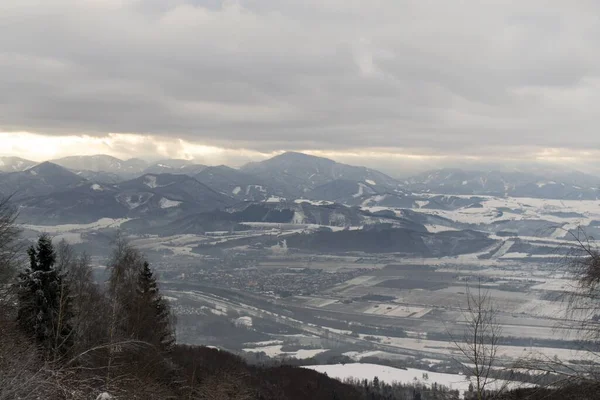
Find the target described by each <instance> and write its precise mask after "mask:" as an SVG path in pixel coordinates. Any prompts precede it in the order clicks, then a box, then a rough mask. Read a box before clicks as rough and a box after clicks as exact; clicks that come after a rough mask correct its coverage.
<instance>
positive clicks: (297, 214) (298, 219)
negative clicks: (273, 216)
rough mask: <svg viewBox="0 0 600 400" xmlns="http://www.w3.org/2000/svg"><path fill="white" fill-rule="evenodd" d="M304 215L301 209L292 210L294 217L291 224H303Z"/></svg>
mask: <svg viewBox="0 0 600 400" xmlns="http://www.w3.org/2000/svg"><path fill="white" fill-rule="evenodd" d="M305 218H306V215H304V213H303V212H302V211H294V217H293V218H292V224H303V223H304V221H305Z"/></svg>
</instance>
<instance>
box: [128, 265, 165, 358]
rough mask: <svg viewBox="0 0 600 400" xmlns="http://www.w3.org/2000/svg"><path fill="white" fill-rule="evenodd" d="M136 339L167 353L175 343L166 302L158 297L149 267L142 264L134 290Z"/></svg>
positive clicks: (154, 280) (156, 286) (156, 287)
mask: <svg viewBox="0 0 600 400" xmlns="http://www.w3.org/2000/svg"><path fill="white" fill-rule="evenodd" d="M135 332H136V336H137V339H139V340H142V341H145V342H148V343H151V344H153V345H155V346H157V347H158V348H159V349H161V350H162V351H169V350H170V349H171V348H172V347H173V344H174V343H175V338H174V335H173V320H172V316H171V312H170V308H169V304H168V303H167V301H166V300H165V299H164V298H163V297H162V296H161V295H160V293H159V290H158V285H157V283H156V278H154V274H153V273H152V270H151V269H150V265H149V264H148V263H147V262H144V266H143V268H142V270H141V271H140V273H139V276H138V281H137V288H136V321H135Z"/></svg>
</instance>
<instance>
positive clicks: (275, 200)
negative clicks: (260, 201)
mask: <svg viewBox="0 0 600 400" xmlns="http://www.w3.org/2000/svg"><path fill="white" fill-rule="evenodd" d="M282 201H285V198H283V197H279V196H271V197H269V198H268V199H267V200H265V202H266V203H280V202H282Z"/></svg>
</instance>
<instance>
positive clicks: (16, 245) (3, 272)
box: [0, 198, 22, 287]
mask: <svg viewBox="0 0 600 400" xmlns="http://www.w3.org/2000/svg"><path fill="white" fill-rule="evenodd" d="M16 219H17V210H16V208H14V207H13V206H12V205H11V203H10V198H0V287H2V286H4V285H6V284H7V283H8V282H10V280H11V279H12V277H13V276H14V273H15V269H16V265H15V264H16V261H17V258H18V255H19V250H20V249H21V247H22V246H21V244H20V241H19V234H20V229H19V228H18V226H17V225H16V224H15V220H16Z"/></svg>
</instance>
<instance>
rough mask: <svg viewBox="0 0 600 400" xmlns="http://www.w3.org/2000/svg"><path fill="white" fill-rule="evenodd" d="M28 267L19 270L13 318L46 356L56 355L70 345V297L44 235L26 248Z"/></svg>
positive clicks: (48, 240)
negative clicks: (16, 310)
mask: <svg viewBox="0 0 600 400" xmlns="http://www.w3.org/2000/svg"><path fill="white" fill-rule="evenodd" d="M27 253H28V255H29V264H30V265H29V268H27V269H26V270H25V271H24V272H22V273H21V274H19V277H18V283H17V285H18V300H19V310H18V315H17V321H18V323H19V326H20V327H21V329H22V330H23V331H25V332H26V333H27V334H29V335H31V336H32V337H33V338H35V339H36V340H37V341H38V342H39V343H40V345H41V346H42V348H43V349H44V350H45V352H46V356H47V357H50V356H52V357H53V358H54V359H57V358H58V357H59V356H61V355H64V354H65V353H66V352H67V351H68V349H69V348H70V347H71V345H72V341H73V337H72V336H73V335H72V333H73V329H72V327H71V324H70V321H71V319H72V318H73V314H72V312H71V298H70V295H69V291H68V288H67V285H66V283H65V282H64V276H63V275H62V274H61V273H59V271H58V270H57V269H56V268H55V263H56V253H55V252H54V248H53V246H52V240H51V238H50V237H49V236H48V235H42V236H40V238H39V240H38V242H37V245H36V246H31V247H30V248H29V250H28V252H27Z"/></svg>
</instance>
